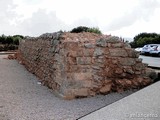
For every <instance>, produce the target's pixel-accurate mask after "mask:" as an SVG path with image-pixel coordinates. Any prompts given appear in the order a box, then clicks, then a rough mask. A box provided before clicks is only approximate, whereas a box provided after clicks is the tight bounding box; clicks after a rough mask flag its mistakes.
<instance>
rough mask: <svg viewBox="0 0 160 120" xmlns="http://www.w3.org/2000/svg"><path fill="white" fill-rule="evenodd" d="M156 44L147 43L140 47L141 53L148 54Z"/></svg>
mask: <svg viewBox="0 0 160 120" xmlns="http://www.w3.org/2000/svg"><path fill="white" fill-rule="evenodd" d="M156 46H157V44H147V45H145V46H144V47H143V48H142V51H141V54H144V55H149V54H150V51H151V50H153V49H154V47H156Z"/></svg>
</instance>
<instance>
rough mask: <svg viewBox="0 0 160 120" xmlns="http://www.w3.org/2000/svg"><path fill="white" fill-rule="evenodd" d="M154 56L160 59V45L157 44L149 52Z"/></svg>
mask: <svg viewBox="0 0 160 120" xmlns="http://www.w3.org/2000/svg"><path fill="white" fill-rule="evenodd" d="M149 53H150V54H151V55H152V56H153V55H156V56H158V57H160V44H157V45H156V46H154V47H153V48H152V49H151V50H150V52H149Z"/></svg>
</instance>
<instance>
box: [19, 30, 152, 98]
mask: <svg viewBox="0 0 160 120" xmlns="http://www.w3.org/2000/svg"><path fill="white" fill-rule="evenodd" d="M17 56H18V60H19V61H21V63H22V64H24V65H25V67H26V68H27V69H28V70H29V71H30V72H32V73H33V74H35V75H36V76H37V77H38V78H39V79H40V80H41V82H42V83H43V84H44V85H46V86H48V87H49V88H51V89H53V91H54V92H55V93H56V94H57V95H59V96H61V97H63V98H65V99H73V98H77V97H86V96H94V95H96V94H107V93H109V92H111V91H118V92H119V91H123V90H127V89H132V88H141V87H143V86H146V85H148V84H150V83H151V79H150V78H149V77H148V73H147V66H146V64H143V63H142V59H139V58H138V57H139V53H138V52H136V51H135V50H133V49H132V48H131V47H130V46H129V45H128V44H126V43H124V42H122V41H121V40H120V39H119V38H118V37H114V36H106V35H98V34H95V33H68V32H64V33H62V32H56V33H46V34H43V35H41V36H39V37H35V38H33V37H26V38H25V39H24V40H22V41H21V42H20V45H19V51H18V54H17Z"/></svg>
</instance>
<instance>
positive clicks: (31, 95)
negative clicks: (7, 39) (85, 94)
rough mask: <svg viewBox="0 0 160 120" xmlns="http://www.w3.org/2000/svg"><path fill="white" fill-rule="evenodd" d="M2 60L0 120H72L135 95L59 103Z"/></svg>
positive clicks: (21, 70)
mask: <svg viewBox="0 0 160 120" xmlns="http://www.w3.org/2000/svg"><path fill="white" fill-rule="evenodd" d="M6 57H7V55H0V120H75V119H77V118H79V117H81V116H84V115H86V114H88V113H90V112H93V111H95V110H97V109H99V108H101V107H103V106H106V105H108V104H111V103H113V102H115V101H117V100H119V99H122V98H123V97H126V96H128V95H130V94H132V93H133V92H135V91H136V90H134V91H133V90H132V91H125V92H123V93H121V94H120V93H111V94H109V95H105V96H103V95H97V96H95V97H89V98H82V99H75V100H63V99H61V98H58V97H56V96H55V95H54V94H53V92H52V90H50V89H48V88H47V87H45V86H42V85H41V84H39V82H38V78H37V77H35V76H34V75H33V74H31V73H29V72H28V71H27V70H26V69H25V68H24V66H23V65H20V64H19V63H18V62H17V61H16V60H7V59H4V58H6Z"/></svg>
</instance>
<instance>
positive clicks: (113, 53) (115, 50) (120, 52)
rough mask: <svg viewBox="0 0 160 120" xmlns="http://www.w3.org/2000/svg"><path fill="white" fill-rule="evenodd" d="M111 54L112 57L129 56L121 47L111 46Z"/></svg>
mask: <svg viewBox="0 0 160 120" xmlns="http://www.w3.org/2000/svg"><path fill="white" fill-rule="evenodd" d="M109 52H110V56H112V57H127V56H128V54H127V52H126V51H125V50H124V49H120V48H110V49H109Z"/></svg>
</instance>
